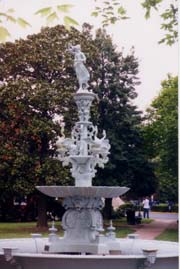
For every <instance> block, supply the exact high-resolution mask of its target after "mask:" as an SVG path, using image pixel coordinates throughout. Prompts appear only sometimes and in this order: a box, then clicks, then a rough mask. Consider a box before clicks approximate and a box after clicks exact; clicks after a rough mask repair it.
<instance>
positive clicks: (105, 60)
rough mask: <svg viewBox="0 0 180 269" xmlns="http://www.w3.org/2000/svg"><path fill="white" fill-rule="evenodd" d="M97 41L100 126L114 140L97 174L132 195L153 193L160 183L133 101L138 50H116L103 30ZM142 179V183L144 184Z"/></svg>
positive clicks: (97, 36) (139, 115)
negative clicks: (147, 149) (145, 148)
mask: <svg viewBox="0 0 180 269" xmlns="http://www.w3.org/2000/svg"><path fill="white" fill-rule="evenodd" d="M95 44H96V46H97V47H98V48H100V51H101V56H100V59H99V62H96V65H97V66H98V70H97V71H96V75H95V76H96V77H93V79H94V81H98V83H97V85H96V88H95V90H96V92H97V93H98V96H99V99H100V100H101V101H100V103H99V105H98V115H99V117H98V126H99V128H100V130H103V129H105V130H106V131H107V136H108V138H109V140H110V143H111V154H110V157H109V159H110V160H109V163H108V164H107V165H106V167H105V169H104V170H101V171H99V174H98V176H97V180H98V184H100V185H121V186H122V185H126V186H128V187H130V188H131V191H130V194H131V197H133V196H135V197H141V196H143V195H147V194H151V193H153V192H154V190H155V187H156V182H155V177H154V174H153V170H152V167H151V165H150V164H149V163H148V161H147V159H146V158H145V152H144V151H143V139H142V135H141V131H140V123H141V113H140V111H138V110H137V107H136V106H134V105H133V104H132V101H133V99H134V98H136V96H137V94H136V92H135V87H136V85H138V84H139V80H138V77H137V74H138V61H137V59H136V58H135V56H134V50H133V49H132V51H131V52H130V53H129V55H128V56H126V57H125V56H123V54H122V53H119V52H117V51H116V48H115V47H114V46H113V44H112V40H111V38H110V37H109V36H107V35H106V33H105V32H104V31H101V30H99V31H98V32H97V35H96V39H95ZM140 183H141V184H140Z"/></svg>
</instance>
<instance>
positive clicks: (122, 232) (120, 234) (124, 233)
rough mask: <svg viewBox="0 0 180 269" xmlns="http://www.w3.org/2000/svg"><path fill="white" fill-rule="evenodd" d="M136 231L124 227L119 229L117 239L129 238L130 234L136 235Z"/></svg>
mask: <svg viewBox="0 0 180 269" xmlns="http://www.w3.org/2000/svg"><path fill="white" fill-rule="evenodd" d="M134 231H135V230H134V229H132V228H130V227H122V228H117V229H116V231H115V232H116V237H119V238H125V237H127V235H128V234H132V233H134Z"/></svg>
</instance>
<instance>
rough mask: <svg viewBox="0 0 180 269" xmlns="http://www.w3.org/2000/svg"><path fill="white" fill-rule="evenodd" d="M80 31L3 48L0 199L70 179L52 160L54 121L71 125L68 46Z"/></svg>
mask: <svg viewBox="0 0 180 269" xmlns="http://www.w3.org/2000/svg"><path fill="white" fill-rule="evenodd" d="M77 33H78V32H77V31H76V30H74V31H72V32H71V33H70V32H67V30H66V29H65V28H64V27H61V26H58V27H56V28H54V29H52V30H50V29H44V30H43V31H42V32H41V33H40V34H39V35H33V36H30V37H29V38H28V39H27V40H19V41H17V42H15V43H10V42H9V43H6V44H4V45H3V46H1V48H0V55H1V56H0V58H1V67H0V69H1V72H0V73H1V75H0V81H1V85H2V86H1V88H0V107H1V109H0V110H1V113H0V117H1V136H0V139H1V144H2V147H1V151H0V158H1V166H0V170H1V190H2V192H1V198H3V197H4V198H6V200H7V195H8V197H13V196H12V193H14V194H16V193H21V194H24V195H25V194H29V193H32V191H33V190H34V188H35V186H36V185H44V184H45V185H49V184H57V183H58V184H59V185H60V184H63V185H64V184H67V183H68V182H69V183H70V181H71V177H70V176H69V173H67V170H65V169H62V166H61V164H60V163H59V161H57V160H53V159H52V158H51V157H52V156H54V153H55V141H56V138H57V135H61V134H60V127H59V126H57V124H56V123H54V122H53V119H54V117H55V116H56V114H60V115H63V116H64V119H65V121H66V123H67V127H68V126H71V125H72V123H69V122H70V121H69V120H68V119H69V118H70V117H71V118H72V115H73V113H70V114H71V116H70V114H69V108H70V110H71V108H73V107H74V105H73V104H72V105H71V102H72V98H71V93H72V91H73V87H74V84H75V77H74V78H73V76H71V73H72V64H71V58H70V55H69V54H68V53H67V51H66V47H67V44H68V42H69V40H71V41H72V40H74V41H75V40H77V39H78V38H79V40H82V35H80V34H79V35H77ZM65 40H66V41H65ZM64 41H65V42H64ZM82 43H83V42H82ZM84 44H86V43H85V42H84ZM68 63H69V64H68ZM72 103H73V102H72ZM68 130H70V128H68ZM39 199H40V200H39V203H38V204H39V205H40V207H39V218H38V225H39V226H45V225H46V224H47V223H46V215H45V214H46V211H45V196H43V195H41V196H40V195H39ZM43 208H44V210H43ZM40 214H41V217H40ZM42 214H43V215H42Z"/></svg>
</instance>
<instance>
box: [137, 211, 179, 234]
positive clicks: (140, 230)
mask: <svg viewBox="0 0 180 269" xmlns="http://www.w3.org/2000/svg"><path fill="white" fill-rule="evenodd" d="M157 216H158V215H156V216H155V218H154V221H153V222H151V223H149V224H140V225H137V226H136V227H135V230H136V231H135V233H136V234H138V235H139V238H140V239H155V237H157V236H158V235H160V234H161V233H162V232H163V231H164V230H165V229H167V228H172V229H177V228H178V223H177V215H176V217H175V218H163V216H165V214H164V215H163V214H162V216H161V218H157Z"/></svg>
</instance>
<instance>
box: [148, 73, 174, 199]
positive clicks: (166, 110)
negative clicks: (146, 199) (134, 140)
mask: <svg viewBox="0 0 180 269" xmlns="http://www.w3.org/2000/svg"><path fill="white" fill-rule="evenodd" d="M144 139H145V142H146V143H145V145H146V152H147V155H148V157H149V158H150V159H151V160H152V162H153V163H154V164H155V166H156V175H157V178H158V180H159V191H158V194H159V199H160V200H161V201H166V200H171V201H177V200H178V78H177V77H171V76H169V77H168V79H167V80H165V81H163V82H162V90H161V92H160V94H159V96H158V97H157V98H156V99H154V101H153V102H152V104H151V107H150V108H149V109H148V111H147V115H146V122H145V126H144Z"/></svg>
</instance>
